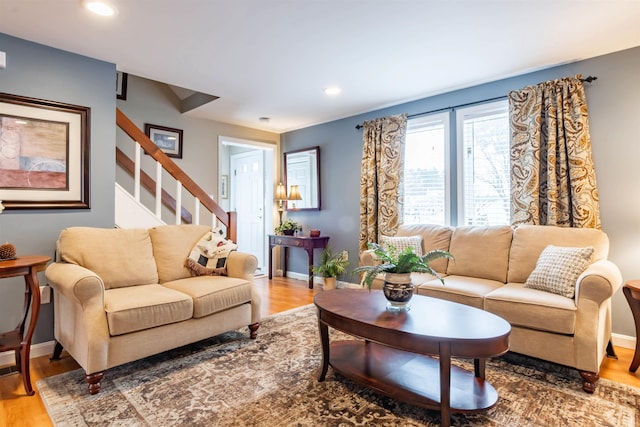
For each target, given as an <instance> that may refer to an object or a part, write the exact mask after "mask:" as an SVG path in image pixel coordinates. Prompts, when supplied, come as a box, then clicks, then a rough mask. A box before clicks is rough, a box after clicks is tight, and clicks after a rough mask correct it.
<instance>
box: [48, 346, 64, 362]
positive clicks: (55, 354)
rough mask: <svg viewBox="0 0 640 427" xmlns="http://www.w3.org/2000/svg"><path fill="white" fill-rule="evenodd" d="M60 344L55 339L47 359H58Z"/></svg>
mask: <svg viewBox="0 0 640 427" xmlns="http://www.w3.org/2000/svg"><path fill="white" fill-rule="evenodd" d="M62 350H63V348H62V344H60V343H59V342H58V341H56V345H55V347H53V354H52V355H51V357H50V358H49V360H60V355H61V354H62Z"/></svg>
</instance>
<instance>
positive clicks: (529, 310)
mask: <svg viewBox="0 0 640 427" xmlns="http://www.w3.org/2000/svg"><path fill="white" fill-rule="evenodd" d="M484 309H485V310H487V311H489V312H491V313H493V314H497V315H498V316H500V317H502V318H503V319H505V320H506V321H507V322H509V323H511V325H512V326H520V327H524V328H529V329H538V330H541V331H548V332H553V333H557V334H566V335H572V334H573V333H574V332H575V320H576V310H577V307H576V304H575V301H574V300H573V299H572V298H566V297H563V296H561V295H556V294H552V293H549V292H545V291H539V290H537V289H528V288H525V287H524V284H523V283H507V284H506V285H504V286H501V287H500V288H497V289H495V290H494V291H492V292H490V293H489V294H488V295H487V296H486V297H485V299H484Z"/></svg>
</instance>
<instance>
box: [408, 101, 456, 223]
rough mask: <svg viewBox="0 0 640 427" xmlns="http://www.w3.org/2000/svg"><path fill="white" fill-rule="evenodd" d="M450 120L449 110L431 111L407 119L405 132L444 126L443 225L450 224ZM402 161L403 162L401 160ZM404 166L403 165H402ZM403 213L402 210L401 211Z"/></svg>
mask: <svg viewBox="0 0 640 427" xmlns="http://www.w3.org/2000/svg"><path fill="white" fill-rule="evenodd" d="M450 122H451V120H450V114H449V111H445V112H441V113H432V114H428V115H424V116H420V117H415V118H411V119H409V120H408V121H407V134H409V133H410V132H415V131H418V130H419V129H421V128H423V127H428V126H431V125H433V124H442V125H443V127H444V194H445V200H444V221H445V223H444V225H451V200H452V199H451V123H450ZM403 155H404V153H403ZM403 163H404V162H403ZM403 167H404V166H403ZM403 215H404V212H403Z"/></svg>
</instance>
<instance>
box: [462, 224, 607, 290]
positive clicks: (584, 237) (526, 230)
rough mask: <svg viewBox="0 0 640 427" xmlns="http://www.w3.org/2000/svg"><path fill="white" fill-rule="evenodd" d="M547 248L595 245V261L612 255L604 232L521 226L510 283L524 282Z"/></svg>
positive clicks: (516, 236) (511, 255)
mask: <svg viewBox="0 0 640 427" xmlns="http://www.w3.org/2000/svg"><path fill="white" fill-rule="evenodd" d="M547 245H555V246H567V247H585V246H593V248H594V253H593V261H594V262H595V261H598V260H601V259H606V258H607V256H608V253H609V238H608V237H607V235H606V233H604V232H603V231H601V230H596V229H594V228H570V227H556V226H553V225H519V226H517V227H516V229H515V230H514V231H513V243H512V244H511V252H510V253H509V275H508V277H507V280H508V282H510V283H511V282H515V283H524V282H525V281H526V280H527V278H528V277H529V275H530V274H531V272H532V271H533V269H534V268H535V266H536V262H537V260H538V257H540V253H542V250H543V249H544V248H546V247H547ZM454 255H455V254H454Z"/></svg>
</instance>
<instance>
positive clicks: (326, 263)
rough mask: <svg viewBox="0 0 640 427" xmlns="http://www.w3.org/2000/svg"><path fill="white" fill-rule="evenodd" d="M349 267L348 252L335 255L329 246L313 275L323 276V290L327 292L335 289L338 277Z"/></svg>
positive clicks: (314, 268) (315, 267)
mask: <svg viewBox="0 0 640 427" xmlns="http://www.w3.org/2000/svg"><path fill="white" fill-rule="evenodd" d="M347 267H349V260H348V259H347V251H341V252H338V253H336V254H334V253H332V252H331V248H330V247H329V246H327V247H326V248H325V249H324V251H322V254H321V255H320V265H317V266H314V267H313V273H314V274H317V275H319V276H322V278H323V279H322V281H323V283H324V285H323V289H324V290H325V291H326V290H329V289H335V287H336V277H338V276H339V275H341V274H343V273H344V272H345V271H346V270H347Z"/></svg>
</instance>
